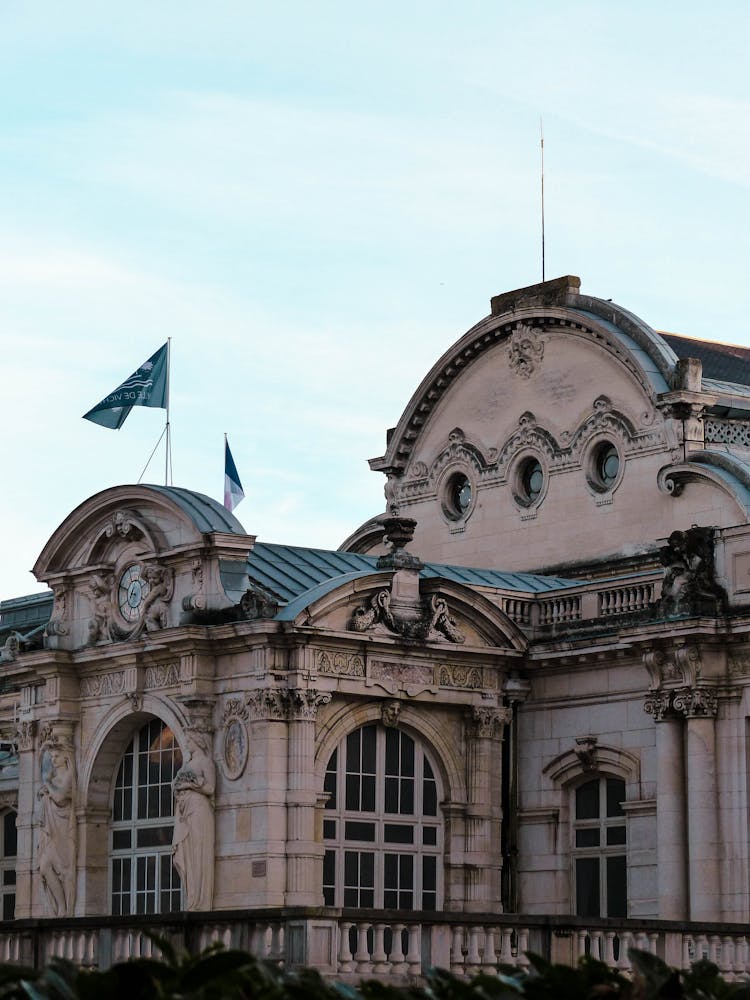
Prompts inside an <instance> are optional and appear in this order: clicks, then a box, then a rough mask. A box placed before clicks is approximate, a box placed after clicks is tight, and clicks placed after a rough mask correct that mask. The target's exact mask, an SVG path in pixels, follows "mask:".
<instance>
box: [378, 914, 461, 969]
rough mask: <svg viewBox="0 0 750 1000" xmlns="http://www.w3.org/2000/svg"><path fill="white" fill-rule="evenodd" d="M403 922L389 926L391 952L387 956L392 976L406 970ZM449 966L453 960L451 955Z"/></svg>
mask: <svg viewBox="0 0 750 1000" xmlns="http://www.w3.org/2000/svg"><path fill="white" fill-rule="evenodd" d="M405 929H406V928H405V927H404V925H403V924H393V926H392V927H391V936H392V942H391V954H390V956H389V960H390V967H391V972H392V973H393V975H394V976H401V975H403V974H404V973H405V972H406V956H405V955H404V937H403V935H404V930H405ZM451 968H453V962H452V957H451Z"/></svg>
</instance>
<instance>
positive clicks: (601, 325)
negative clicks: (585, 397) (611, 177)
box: [370, 276, 677, 475]
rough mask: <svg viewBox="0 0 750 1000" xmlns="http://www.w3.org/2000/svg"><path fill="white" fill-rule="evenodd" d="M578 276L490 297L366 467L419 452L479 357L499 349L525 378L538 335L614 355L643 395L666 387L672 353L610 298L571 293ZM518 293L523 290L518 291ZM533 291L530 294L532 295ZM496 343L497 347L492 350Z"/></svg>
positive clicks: (533, 363)
mask: <svg viewBox="0 0 750 1000" xmlns="http://www.w3.org/2000/svg"><path fill="white" fill-rule="evenodd" d="M579 288H580V279H578V278H574V277H572V276H568V277H566V278H560V279H558V280H557V281H555V282H547V283H546V285H545V286H532V288H530V289H519V290H518V291H517V292H512V293H508V295H505V296H497V297H496V298H495V299H493V300H492V313H491V314H490V315H489V316H487V317H486V318H485V319H483V320H481V321H480V322H479V323H477V324H476V326H474V327H472V328H471V329H470V330H469V331H468V332H467V333H466V334H464V336H463V337H461V338H460V340H458V341H457V342H456V343H455V344H454V345H453V346H452V347H451V348H449V350H448V351H446V353H445V354H444V355H443V356H442V357H441V358H440V360H439V361H438V362H437V363H436V364H435V365H434V366H433V368H432V369H431V371H430V372H429V373H428V374H427V376H426V377H425V379H424V380H423V381H422V383H421V384H420V386H419V388H418V389H417V391H416V392H415V393H414V395H413V396H412V398H411V400H410V401H409V403H408V405H407V407H406V409H405V410H404V413H403V415H402V417H401V419H400V420H399V422H398V424H397V426H396V428H395V430H394V431H393V433H392V434H391V435H390V438H389V442H388V448H387V450H386V453H385V454H384V455H383V456H382V457H380V458H376V459H372V460H371V462H370V465H371V467H372V468H373V469H376V470H378V471H382V472H388V473H392V474H395V475H400V474H401V473H403V472H404V470H405V469H406V468H407V467H408V465H409V463H410V461H411V459H412V456H413V455H414V454H415V452H418V451H419V441H420V439H421V437H422V433H423V429H424V427H425V426H426V424H427V423H428V422H429V420H430V418H431V416H432V414H433V413H434V412H435V410H436V409H437V408H438V407H439V405H440V403H441V401H442V400H443V398H444V397H445V396H446V395H447V394H448V393H449V392H450V391H451V390H452V389H453V388H454V386H455V385H456V383H457V382H459V381H460V380H461V379H462V378H463V376H464V375H465V373H466V372H467V371H469V370H470V369H472V368H473V367H474V366H476V365H477V364H479V363H481V361H482V359H483V358H485V357H490V356H491V357H492V362H491V363H492V364H494V365H496V364H497V363H498V361H499V359H500V357H501V356H502V355H503V354H504V356H505V362H504V363H505V365H506V366H507V367H508V369H509V370H510V371H511V372H512V374H513V377H516V378H520V379H521V380H522V381H523V380H525V379H528V378H529V376H530V375H531V374H532V373H533V372H534V370H535V369H537V368H541V367H542V366H543V365H544V363H545V362H544V355H545V339H548V338H549V336H555V337H565V338H569V339H570V340H571V341H573V340H576V341H584V342H586V343H588V344H589V345H591V346H592V347H593V348H595V349H596V350H598V351H600V352H604V353H605V354H607V355H608V356H609V357H610V358H612V359H613V360H615V361H616V362H617V364H618V365H619V366H621V368H622V369H623V370H624V371H626V372H627V373H628V374H629V376H630V377H631V378H632V379H633V380H634V381H635V382H636V383H637V384H638V385H639V386H640V388H641V390H642V393H643V396H644V400H648V401H650V402H652V403H653V402H655V400H656V396H657V395H658V394H659V393H661V392H665V391H667V390H668V388H669V381H670V378H671V376H672V372H673V369H674V366H675V364H676V362H677V356H676V355H675V353H674V352H673V351H672V349H671V348H670V347H669V346H668V345H667V344H666V343H665V341H664V340H663V339H662V338H661V337H660V336H659V335H658V334H657V333H656V332H655V331H654V330H652V329H651V328H650V327H649V326H648V325H647V324H646V323H644V322H643V321H642V320H640V319H638V318H637V317H636V316H634V315H633V314H632V313H630V312H627V311H626V310H624V309H621V308H620V307H619V306H616V305H614V304H613V303H611V302H606V301H603V300H601V299H596V298H593V297H591V296H582V295H580V294H579ZM524 293H529V294H527V295H526V296H524ZM532 293H533V294H532ZM498 346H500V347H501V348H502V351H501V352H500V353H498V351H497V350H493V349H496V348H498Z"/></svg>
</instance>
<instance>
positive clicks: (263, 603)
mask: <svg viewBox="0 0 750 1000" xmlns="http://www.w3.org/2000/svg"><path fill="white" fill-rule="evenodd" d="M278 610H279V602H278V601H275V600H274V599H273V598H272V597H271V596H270V595H269V594H266V593H264V592H263V591H261V590H259V589H258V588H251V589H250V590H246V591H245V593H244V594H243V595H242V597H241V598H240V618H241V619H243V620H244V621H254V620H255V619H257V618H275V617H276V615H277V614H278Z"/></svg>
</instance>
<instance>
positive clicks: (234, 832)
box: [0, 277, 750, 973]
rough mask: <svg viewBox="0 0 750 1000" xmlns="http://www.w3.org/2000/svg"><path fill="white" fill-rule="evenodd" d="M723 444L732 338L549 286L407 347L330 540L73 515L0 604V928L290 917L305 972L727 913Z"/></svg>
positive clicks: (107, 498) (743, 759)
mask: <svg viewBox="0 0 750 1000" xmlns="http://www.w3.org/2000/svg"><path fill="white" fill-rule="evenodd" d="M749 461H750V350H745V349H741V348H729V347H727V346H726V345H722V344H708V343H703V342H698V341H690V340H688V339H687V338H683V337H676V336H674V335H666V334H664V335H662V334H658V333H656V332H655V331H654V330H652V329H651V328H649V327H648V326H647V325H646V324H645V323H644V322H643V321H642V320H640V319H638V318H637V317H636V316H634V315H633V314H631V313H629V312H627V311H626V310H624V309H621V308H620V307H618V306H616V305H614V304H613V303H611V302H608V301H607V302H605V301H603V300H600V299H596V298H593V297H590V296H586V295H583V294H581V292H580V282H579V280H578V279H577V278H573V277H566V278H562V279H558V280H556V281H550V282H546V283H544V284H541V285H536V286H532V287H531V288H527V289H520V290H518V291H516V292H511V293H507V294H505V295H500V296H497V297H496V298H494V299H493V300H492V303H491V312H490V315H489V316H488V317H486V318H485V319H484V320H482V321H481V322H480V323H478V324H477V325H476V326H475V327H473V328H472V329H471V330H469V331H468V332H467V333H466V334H465V335H464V336H463V337H461V338H460V339H459V340H458V341H457V342H456V344H455V345H454V346H453V347H452V348H451V349H450V350H449V351H448V352H447V353H446V354H445V355H444V356H443V357H442V358H440V359H439V360H438V361H437V363H436V364H435V366H434V367H433V369H432V370H431V371H430V372H429V373H428V374H427V376H426V377H425V379H424V380H423V382H422V383H421V385H420V386H419V387H418V389H417V390H416V392H415V394H414V396H413V397H412V399H411V400H410V402H409V403H408V405H407V407H406V409H405V411H404V414H403V416H402V417H401V419H400V421H399V423H398V424H397V426H396V427H395V428H394V429H392V430H391V431H389V432H388V435H387V446H386V451H385V453H384V455H383V456H382V457H380V458H377V459H373V460H371V463H370V464H371V466H372V468H373V469H374V470H376V471H378V472H381V473H384V475H385V477H386V482H385V497H386V509H385V511H384V512H383V513H382V514H380V515H378V516H377V517H375V518H373V519H372V520H371V521H368V522H367V523H366V524H364V525H362V526H361V527H360V528H358V529H357V530H356V531H354V532H353V534H352V535H351V536H350V537H349V538H348V539H347V540H346V542H345V543H344V544H343V545H342V547H341V548H340V549H339V550H338V551H335V552H330V551H322V550H318V549H305V548H291V547H286V546H283V545H275V544H270V543H266V542H264V541H258V540H256V538H255V536H253V535H250V534H248V533H247V532H246V531H245V530H244V528H243V527H242V525H241V524H240V522H239V521H238V520H237V519H236V518H235V517H234V516H233V515H231V514H229V513H227V512H226V511H225V510H224V509H223V508H222V507H221V506H220V505H219V504H217V503H216V502H214V501H212V500H210V499H209V498H207V497H204V496H201V495H199V494H196V493H194V492H192V491H189V490H187V489H181V488H175V487H160V486H120V487H117V488H114V489H110V490H106V491H104V492H103V493H100V494H98V495H96V496H93V497H91V498H89V499H88V500H86V501H84V502H83V503H82V504H81V505H80V506H79V507H78V508H77V509H76V510H75V511H73V512H72V513H71V514H70V516H69V517H68V518H66V520H65V521H64V522H63V523H62V525H61V526H60V527H59V528H58V530H57V531H56V532H55V533H54V535H53V536H52V538H51V539H50V540H49V542H48V544H47V545H46V547H45V549H44V551H43V552H42V553H41V555H40V556H39V558H38V560H37V562H36V565H35V567H34V573H35V575H36V577H37V579H39V580H40V581H43V582H45V583H46V584H48V586H49V588H50V593H49V594H48V595H44V594H43V595H39V596H36V597H33V598H17V599H14V600H13V599H11V600H7V601H5V602H3V603H2V605H0V614H1V616H2V618H1V619H0V628H1V631H0V643H2V644H3V645H2V649H1V652H0V659H1V660H2V677H3V685H2V690H1V691H0V736H1V737H2V738H3V739H4V740H5V752H4V754H2V755H0V806H1V807H2V809H3V813H2V817H0V818H2V819H3V827H2V829H3V838H2V852H0V853H1V854H2V857H0V868H1V869H2V873H3V874H2V876H1V878H0V880H1V881H2V883H3V884H2V887H1V891H2V893H3V906H4V909H3V916H4V917H5V918H6V919H8V918H11V917H12V918H14V919H15V922H16V924H23V922H24V921H28V920H29V919H32V918H33V919H43V918H54V919H56V920H58V921H68V923H69V924H70V922H71V921H73V922H75V920H76V919H77V918H98V919H100V920H101V921H102V922H106V921H107V920H110V919H111V918H112V919H114V918H117V919H118V920H121V921H124V920H126V919H127V918H130V917H133V916H141V917H142V916H144V915H151V916H158V915H159V914H174V913H184V912H188V913H196V914H204V915H207V914H210V915H212V919H213V920H214V921H216V920H219V919H220V917H221V914H222V913H224V914H230V913H231V914H236V913H238V912H239V911H242V912H245V913H247V912H254V911H257V912H261V911H262V912H263V913H265V914H269V913H273V912H277V913H278V914H289V913H292V912H294V913H297V914H307V915H308V916H307V917H305V920H307V923H306V924H305V925H304V929H303V931H302V932H301V933H302V935H303V937H304V941H305V944H304V948H303V949H302V952H300V954H303V955H304V957H305V958H306V959H307V960H311V961H314V962H315V964H317V965H318V966H319V967H321V968H323V969H324V970H326V971H333V972H339V973H341V972H342V971H343V972H347V971H351V970H355V969H356V970H358V971H360V972H362V971H367V970H372V969H375V970H376V971H378V969H377V966H378V964H379V965H380V966H382V967H385V966H386V965H387V962H388V961H390V962H391V966H392V967H393V968H394V969H395V970H396V971H397V972H403V971H404V970H406V968H407V966H408V968H409V969H410V970H411V971H415V970H416V968H417V965H418V964H419V961H420V952H419V946H418V942H417V938H416V937H414V936H413V935H414V934H416V933H417V932H416V931H414V932H413V931H412V928H414V927H423V928H424V927H426V926H427V925H429V924H430V921H431V920H432V921H433V922H434V923H435V926H436V927H438V929H439V928H440V927H442V926H443V923H444V922H445V919H447V918H445V917H444V915H445V914H448V915H453V918H454V923H455V920H458V919H459V917H460V918H461V920H463V921H464V923H461V926H460V928H459V931H458V932H456V931H455V926H454V927H453V930H452V931H451V932H450V933H451V934H453V935H454V936H453V938H452V939H451V940H452V943H451V944H450V946H449V953H450V956H452V957H451V959H450V960H451V962H453V958H454V957H456V956H458V958H457V961H459V964H460V962H466V963H469V964H471V963H470V962H469V958H470V957H471V956H472V955H474V954H476V956H477V957H478V962H479V964H481V963H482V962H483V963H484V965H487V964H491V962H490V958H492V956H494V955H495V952H496V951H497V954H498V955H499V954H500V953H501V951H502V949H503V948H505V957H506V958H507V957H508V955H510V951H512V952H513V954H514V955H516V956H517V955H518V954H520V947H521V946H520V944H519V941H521V938H519V937H518V936H516V937H513V935H518V931H517V930H513V931H512V932H511V931H508V935H509V936H507V937H503V936H502V934H500V932H499V931H498V932H497V934H498V935H499V936H494V935H495V931H491V932H490V930H488V929H487V928H489V926H490V923H491V920H492V919H493V918H494V917H497V918H498V919H500V917H501V915H503V914H506V915H507V914H514V915H524V916H525V917H526V918H527V923H528V925H529V927H534V926H541V924H542V922H543V920H547V921H552V922H554V921H555V920H557V921H558V922H560V921H564V920H565V919H569V918H572V917H577V918H580V919H582V920H586V921H588V922H589V925H590V926H594V924H596V922H597V921H605V922H606V920H609V921H610V923H611V922H612V921H620V922H621V923H622V926H623V927H627V926H631V924H628V921H630V922H632V921H641V922H642V923H643V922H646V923H648V922H649V921H650V922H651V924H650V925H649V926H652V927H657V922H658V921H660V920H661V921H664V920H669V921H679V922H681V923H682V924H683V925H684V926H685V927H690V926H693V925H696V924H697V923H701V922H703V923H704V924H705V923H707V922H708V923H711V922H713V923H716V922H723V923H724V924H726V925H729V924H733V923H737V924H739V923H742V922H746V921H748V919H750V829H749V821H748V816H749V814H750V813H749V802H748V785H749V782H748V776H749V773H750V772H749V769H748V759H749V757H748V719H749V718H750V646H748V645H747V642H748V635H750V525H749V524H748V513H749V512H750V465H749V464H748V462H749ZM253 527H254V528H255V527H256V526H253ZM257 527H258V528H259V529H260V527H261V526H257ZM399 914H401V915H402V916H401V917H399ZM415 914H418V915H420V916H419V920H420V921H421V923H418V922H415V921H417V918H416V917H415ZM430 914H432V915H433V916H432V917H430ZM378 915H379V916H378ZM472 915H477V917H476V919H477V920H479V917H480V915H481V920H482V921H483V923H482V927H483V928H484V930H483V931H482V933H483V934H484V935H485V936H484V937H482V938H481V941H482V942H484V943H483V944H481V945H480V944H476V941H479V940H480V939H479V937H476V935H475V937H476V941H475V938H474V937H472V934H474V931H472V930H471V929H470V928H469V924H470V923H471V920H472V919H473V918H472ZM347 917H348V922H347ZM308 918H309V919H308ZM366 918H367V919H366ZM503 919H504V918H503ZM367 920H369V921H370V922H369V923H368V922H367ZM342 921H343V922H342ZM399 921H402V922H399ZM410 921H411V922H410ZM466 921H468V922H469V923H467V922H466ZM303 923H304V921H303ZM353 925H354V929H352V927H353ZM66 926H67V925H66ZM270 926H271V925H270V924H269V927H270ZM300 926H302V925H300ZM446 926H448V925H447V924H446ZM471 926H474V925H471ZM644 926H645V924H644ZM8 927H10V925H8ZM342 928H343V929H342ZM363 928H364V929H363ZM467 928H469V929H467ZM6 930H7V933H8V934H10V933H11V931H10V930H9V929H8V928H6ZM401 932H403V935H404V937H403V940H402V935H401ZM269 933H271V932H270V931H269ZM287 933H288V940H289V941H290V942H291V941H292V937H293V935H292V931H291V930H289V929H288V931H287ZM420 933H423V931H420ZM456 933H458V936H457V937H456ZM476 933H477V934H478V933H479V932H478V931H477V932H476ZM587 933H588V932H587ZM653 933H654V934H657V931H654V932H653ZM727 933H729V932H727ZM488 934H489V935H490V936H489V937H488V936H487V935H488ZM352 935H353V936H352ZM368 935H369V936H368ZM409 935H412V936H411V937H410V936H409ZM612 935H613V937H614V932H612ZM424 940H425V939H424V937H422V946H421V950H422V954H423V953H424V949H425V945H424ZM431 940H433V939H431ZM434 940H435V941H436V940H437V938H435V939H434ZM524 940H525V939H524ZM472 942H474V943H472ZM488 942H490V943H488ZM350 944H351V947H349V945H350ZM506 945H507V947H506ZM446 947H448V946H447V945H446ZM738 947H739V946H738ZM436 948H438V945H437V944H434V945H433V954H432V958H434V957H435V954H434V952H435V949H436ZM450 949H452V950H450ZM508 949H510V951H509V950H508ZM446 954H448V952H446ZM725 954H726V951H725ZM737 954H739V951H737ZM357 955H359V958H357ZM747 957H748V958H750V956H747ZM472 961H473V960H472ZM368 963H369V964H368ZM474 964H475V965H476V964H477V963H474ZM379 971H381V972H382V971H383V968H381V969H380V970H379Z"/></svg>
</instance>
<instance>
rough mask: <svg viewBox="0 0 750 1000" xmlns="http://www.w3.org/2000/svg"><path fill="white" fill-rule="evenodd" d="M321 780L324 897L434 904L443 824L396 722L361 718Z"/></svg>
mask: <svg viewBox="0 0 750 1000" xmlns="http://www.w3.org/2000/svg"><path fill="white" fill-rule="evenodd" d="M324 787H325V791H326V792H328V793H329V799H328V802H327V805H326V809H327V819H326V821H325V822H324V830H323V835H324V839H325V840H326V841H327V847H328V850H327V851H326V854H325V857H324V862H323V868H324V873H323V897H324V901H325V904H326V905H327V906H333V905H336V906H347V907H350V906H351V907H372V906H376V907H379V908H380V907H385V908H388V909H423V908H424V909H431V910H435V909H437V906H438V900H439V893H440V890H441V885H439V884H438V880H439V878H440V877H441V876H442V868H441V866H439V865H438V857H440V856H441V854H442V832H443V828H442V823H441V822H440V821H439V820H438V819H437V794H438V793H437V782H436V780H435V776H434V772H433V770H432V767H431V766H430V763H429V761H428V760H427V758H426V756H425V754H424V751H423V750H422V748H421V746H420V745H419V744H418V743H415V741H414V740H413V739H412V738H411V737H410V736H409V735H408V734H407V733H404V732H402V731H401V730H396V729H391V728H387V729H386V728H385V727H382V726H377V725H374V724H370V725H368V726H364V727H363V728H362V729H359V730H356V731H355V732H353V733H350V734H349V735H348V736H347V737H346V738H345V740H344V741H343V743H342V744H341V746H340V747H339V749H338V750H337V751H334V753H333V754H332V755H331V758H330V760H329V763H328V767H327V769H326V777H325V786H324ZM340 787H343V789H344V794H343V800H344V801H342V796H340V795H339V794H338V790H339V788H340ZM425 807H426V808H425ZM423 815H424V816H425V819H424V820H423V818H422V817H423ZM328 817H330V818H328ZM365 841H367V848H368V849H364V848H365ZM407 845H408V846H407Z"/></svg>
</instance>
